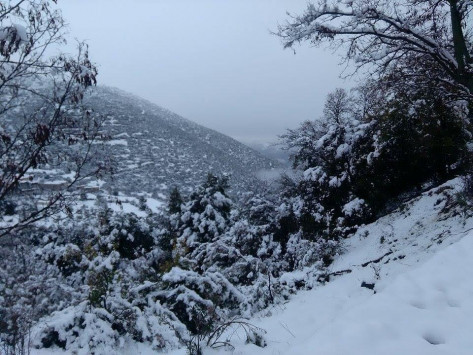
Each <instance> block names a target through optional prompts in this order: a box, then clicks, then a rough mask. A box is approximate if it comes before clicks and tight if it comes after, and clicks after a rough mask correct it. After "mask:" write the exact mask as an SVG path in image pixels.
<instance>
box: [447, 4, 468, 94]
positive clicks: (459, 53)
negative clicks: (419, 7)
mask: <svg viewBox="0 0 473 355" xmlns="http://www.w3.org/2000/svg"><path fill="white" fill-rule="evenodd" d="M450 18H451V22H452V36H453V46H454V51H455V59H456V61H457V63H458V69H457V80H458V81H459V82H460V83H461V84H462V85H465V86H466V87H467V88H468V90H469V91H470V94H473V74H472V73H471V72H469V70H468V64H472V60H471V57H470V53H469V52H468V47H467V45H466V40H465V36H464V33H463V28H462V17H461V14H460V11H458V0H450Z"/></svg>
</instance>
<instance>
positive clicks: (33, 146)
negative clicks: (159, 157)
mask: <svg viewBox="0 0 473 355" xmlns="http://www.w3.org/2000/svg"><path fill="white" fill-rule="evenodd" d="M55 3H56V1H54V0H44V1H33V0H8V1H2V3H1V4H0V204H4V203H8V200H9V199H12V198H13V197H12V194H13V193H14V192H15V191H17V190H18V188H19V187H21V185H22V184H23V185H24V184H28V183H29V182H30V181H31V180H34V179H35V176H34V174H32V171H33V169H36V168H40V167H43V168H46V169H50V170H53V169H57V168H59V167H60V165H61V164H62V166H63V165H64V164H66V165H67V169H68V170H70V171H67V172H68V173H70V172H72V174H71V179H70V180H69V181H68V182H67V183H66V184H65V186H64V188H63V189H60V190H59V191H56V192H54V193H51V192H49V193H45V194H43V196H42V198H43V199H44V200H45V203H44V204H42V205H41V206H38V204H37V200H38V196H37V194H34V193H33V196H32V199H31V200H30V202H31V203H30V204H29V209H22V208H20V207H22V206H24V205H25V202H26V201H27V200H28V198H27V197H28V195H27V194H25V193H23V194H22V206H17V207H18V208H17V211H16V216H17V218H13V219H9V220H8V221H7V220H5V219H3V218H2V221H1V225H0V236H4V235H6V234H8V233H11V232H13V231H14V230H18V229H21V228H23V227H25V226H27V225H29V224H31V223H33V222H35V221H37V220H39V219H42V218H44V217H46V216H49V215H51V214H52V213H55V212H57V211H58V209H59V208H63V209H64V210H67V207H68V205H67V203H66V201H67V197H68V195H69V193H68V190H70V188H71V187H72V186H73V185H75V184H76V183H77V182H78V181H80V180H82V179H83V178H84V177H85V176H87V175H89V174H93V173H95V172H97V169H96V168H95V167H94V168H90V169H89V168H86V166H87V162H89V161H90V160H91V158H92V157H93V154H92V151H93V147H94V145H93V143H94V140H95V138H96V137H97V136H98V135H99V133H100V132H99V131H100V120H99V119H97V117H96V116H95V115H93V114H92V113H91V112H90V111H87V110H85V109H83V108H82V107H81V105H80V103H81V100H82V98H83V95H84V92H85V90H86V88H87V87H89V86H91V85H94V84H95V83H96V76H97V70H96V67H95V66H94V64H93V63H92V62H91V61H90V59H89V56H88V50H87V46H86V45H85V44H82V43H81V44H79V46H78V51H77V53H76V54H75V55H74V56H69V55H65V54H56V53H58V48H60V47H61V46H62V45H63V44H64V42H65V24H64V20H63V18H62V16H61V13H60V12H59V10H57V8H56V7H57V5H56V4H55ZM51 54H55V55H51ZM89 167H90V166H89ZM37 187H38V185H34V187H33V188H37ZM16 200H18V199H16ZM2 217H3V215H2Z"/></svg>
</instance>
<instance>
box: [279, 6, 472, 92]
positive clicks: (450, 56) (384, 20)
mask: <svg viewBox="0 0 473 355" xmlns="http://www.w3.org/2000/svg"><path fill="white" fill-rule="evenodd" d="M472 9H473V2H471V0H407V1H404V0H394V1H393V0H320V1H318V2H317V3H316V4H309V5H308V7H307V9H306V10H305V12H304V13H303V14H302V15H295V16H291V19H290V20H289V21H288V22H287V23H286V24H283V25H281V26H279V29H278V31H277V34H278V35H279V36H280V37H281V38H282V40H283V43H284V46H285V47H292V46H293V45H294V44H295V43H296V42H302V41H310V42H311V43H312V44H314V45H320V44H323V43H331V44H332V45H333V48H339V47H342V48H346V50H347V52H346V55H345V58H346V59H347V60H350V61H352V62H354V63H355V65H356V67H357V68H361V67H367V69H369V70H375V71H376V72H377V73H378V74H381V73H383V72H385V71H386V70H389V69H393V68H395V69H396V68H399V67H402V68H403V69H407V70H404V71H403V72H404V73H405V75H406V76H416V75H422V76H424V78H425V79H428V80H431V79H432V78H431V75H430V77H429V75H427V76H426V72H424V71H423V70H422V69H423V68H422V66H420V65H417V66H414V67H411V68H410V70H409V67H408V66H407V67H406V64H408V63H410V65H413V64H415V63H418V64H420V63H424V65H425V63H433V64H432V65H430V66H431V69H432V67H435V69H436V77H435V80H436V81H437V82H438V83H441V84H442V85H447V86H449V87H450V91H452V89H451V87H452V86H453V87H455V90H458V91H459V93H457V94H458V96H463V97H466V96H469V98H470V100H471V96H472V95H473V38H472V33H473V32H472V24H473V18H472ZM410 65H409V66H410Z"/></svg>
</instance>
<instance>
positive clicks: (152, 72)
mask: <svg viewBox="0 0 473 355" xmlns="http://www.w3.org/2000/svg"><path fill="white" fill-rule="evenodd" d="M305 4H306V1H300V0H260V1H259V2H258V3H256V2H254V1H249V0H230V1H225V2H222V1H219V0H201V1H198V2H196V1H192V0H176V1H169V0H154V1H151V0H139V1H136V2H134V5H133V6H131V5H130V3H129V2H125V1H122V0H113V1H112V0H101V1H92V0H68V1H67V2H65V1H63V2H59V7H60V8H61V9H62V11H63V14H64V17H65V19H66V21H67V22H68V23H69V24H70V30H69V32H70V37H72V38H78V39H79V40H86V41H87V42H88V43H89V45H90V55H91V58H92V60H93V61H95V62H96V63H97V64H98V65H99V70H100V72H99V78H98V79H99V83H100V84H104V85H109V86H115V87H118V88H120V89H122V90H125V91H129V92H131V93H133V94H135V95H138V96H141V97H143V98H145V99H148V100H150V101H151V102H153V103H155V104H157V105H159V106H162V107H165V108H167V109H169V110H171V111H173V112H175V113H177V114H179V115H181V116H183V117H185V118H187V119H190V120H192V121H195V122H197V123H199V124H202V125H204V126H206V127H208V128H211V129H214V130H217V131H219V132H222V133H224V134H227V135H229V136H231V137H233V138H235V139H237V140H239V141H242V142H244V143H247V144H248V143H255V142H256V143H268V142H272V141H275V140H276V137H277V135H279V134H282V133H284V132H285V130H286V129H287V128H293V127H296V126H297V125H298V124H299V123H300V122H302V121H304V120H308V119H315V118H317V117H318V116H320V114H321V112H322V107H323V102H324V100H325V96H326V95H327V94H328V93H329V92H330V91H332V90H333V89H335V88H336V87H340V86H342V85H344V86H347V83H346V82H345V81H343V80H341V79H340V78H339V74H340V72H341V71H342V69H343V68H341V67H339V65H338V62H339V57H338V56H337V55H335V54H333V53H331V52H330V51H328V50H324V49H322V48H309V47H308V46H303V47H299V48H296V51H297V54H296V55H294V52H293V51H291V50H283V48H282V45H281V43H280V40H279V38H277V37H276V36H274V35H271V34H270V30H275V29H276V28H277V24H278V22H279V23H282V22H283V21H285V20H286V19H287V15H286V10H287V11H290V12H293V13H298V12H300V10H301V9H302V8H303V7H304V6H305ZM84 19H87V21H84Z"/></svg>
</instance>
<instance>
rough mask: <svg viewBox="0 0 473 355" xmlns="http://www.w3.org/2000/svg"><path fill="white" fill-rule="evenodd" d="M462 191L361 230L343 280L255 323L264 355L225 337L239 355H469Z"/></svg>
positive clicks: (452, 189)
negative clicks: (457, 203)
mask: <svg viewBox="0 0 473 355" xmlns="http://www.w3.org/2000/svg"><path fill="white" fill-rule="evenodd" d="M459 186H460V180H458V179H457V180H454V181H451V182H449V183H448V184H445V185H443V186H441V187H439V188H437V189H435V190H433V191H430V192H427V193H425V194H423V195H422V196H421V197H419V198H417V199H415V200H413V201H411V202H410V203H409V204H408V205H407V206H406V208H404V209H403V210H402V211H396V212H394V213H393V214H391V215H388V216H386V217H383V218H381V219H380V220H378V221H377V222H376V223H373V224H371V225H368V226H366V227H363V228H361V229H360V230H359V231H358V232H357V233H356V235H355V236H353V237H352V238H351V239H348V240H347V241H346V243H345V253H343V255H340V256H339V257H338V258H337V259H336V260H335V262H334V264H333V265H332V266H331V272H332V273H334V274H336V273H338V272H339V271H342V272H341V273H340V274H341V275H339V276H331V280H330V282H328V283H326V284H324V285H316V286H315V287H314V288H313V289H312V290H310V291H303V292H300V293H299V294H297V295H296V296H294V297H293V299H292V300H290V301H289V302H288V303H287V304H285V305H275V306H273V307H272V308H271V309H269V310H266V311H265V312H263V314H261V315H260V316H259V317H255V318H254V319H252V320H251V321H250V322H251V323H253V324H254V325H256V326H258V327H261V328H263V329H264V330H266V332H267V333H266V341H267V346H266V347H265V348H259V347H257V346H255V345H252V344H249V345H247V344H245V342H244V339H245V337H244V335H243V334H239V333H238V332H236V333H235V334H228V336H231V342H232V344H234V345H235V346H236V348H235V351H234V352H233V354H301V355H307V354H314V355H315V354H320V355H329V354H333V355H344V354H353V355H356V354H363V355H366V354H373V355H374V354H393V355H394V354H413V355H414V354H416V355H420V354H425V355H427V354H452V355H453V354H471V353H472V352H471V351H472V350H471V349H473V337H471V334H472V332H473V322H472V321H471V320H472V319H473V283H472V281H471V275H472V274H473V258H472V255H473V232H471V231H470V230H471V228H472V226H473V220H472V219H471V218H468V217H467V216H466V215H465V211H463V210H462V209H461V208H459V207H454V208H451V206H452V202H454V201H455V199H457V193H458V191H459ZM289 276H291V277H292V280H296V279H297V278H304V275H303V273H300V274H293V275H288V280H289V279H291V278H290V277H289ZM362 283H366V284H367V285H366V286H368V288H367V287H361V285H362ZM373 285H374V289H373V290H371V289H370V288H369V287H371V286H373ZM133 351H134V352H135V351H137V352H136V354H138V353H140V352H141V353H142V354H147V353H148V352H147V350H146V349H134V350H133ZM221 352H223V351H222V350H221V349H220V350H218V351H217V350H212V349H206V350H205V351H204V354H217V353H221ZM185 353H186V351H185V350H184V349H183V350H180V351H177V352H175V353H173V354H176V355H177V354H185Z"/></svg>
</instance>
